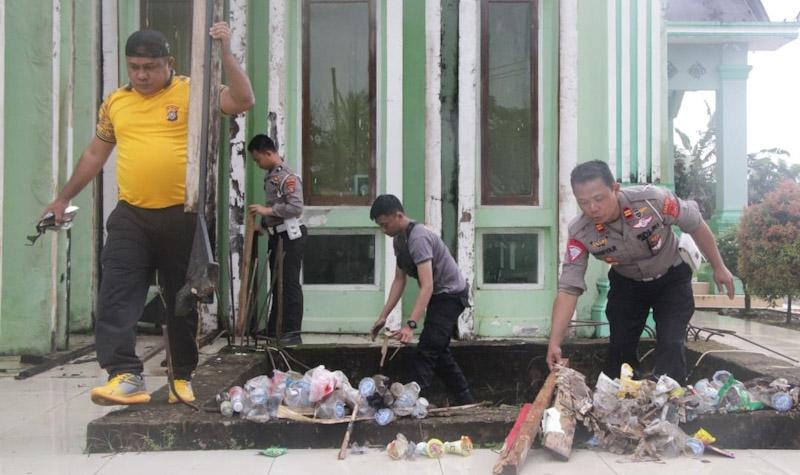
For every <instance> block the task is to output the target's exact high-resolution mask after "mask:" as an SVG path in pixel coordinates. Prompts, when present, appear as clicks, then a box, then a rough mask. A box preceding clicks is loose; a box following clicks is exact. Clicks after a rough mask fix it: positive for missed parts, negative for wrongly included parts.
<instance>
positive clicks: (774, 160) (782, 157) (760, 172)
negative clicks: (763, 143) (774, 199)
mask: <svg viewBox="0 0 800 475" xmlns="http://www.w3.org/2000/svg"><path fill="white" fill-rule="evenodd" d="M787 158H789V152H787V151H786V150H782V149H780V148H770V149H764V150H760V151H758V152H756V153H751V154H748V155H747V204H748V205H752V204H756V203H760V202H761V201H762V200H763V199H764V195H766V194H767V193H769V192H771V191H773V190H775V189H776V188H777V187H778V184H780V183H781V182H782V181H784V180H791V181H793V182H795V183H797V182H799V181H800V164H796V163H795V164H793V165H788V164H787V163H786V159H787Z"/></svg>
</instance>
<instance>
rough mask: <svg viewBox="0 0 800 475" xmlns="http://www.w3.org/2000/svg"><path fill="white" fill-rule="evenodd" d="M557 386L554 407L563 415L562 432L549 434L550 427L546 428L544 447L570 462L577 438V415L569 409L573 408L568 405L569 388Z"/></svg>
mask: <svg viewBox="0 0 800 475" xmlns="http://www.w3.org/2000/svg"><path fill="white" fill-rule="evenodd" d="M556 386H557V389H556V402H555V404H554V405H553V407H554V408H555V409H557V410H558V411H559V413H560V414H561V416H560V418H559V425H560V427H561V432H558V431H549V432H548V431H547V429H548V427H547V426H545V432H544V436H543V439H542V446H544V448H546V449H548V450H550V451H551V452H552V453H553V454H554V455H556V456H557V457H559V458H561V459H563V460H569V456H570V454H571V453H572V440H573V438H574V437H575V423H576V419H575V413H574V412H573V411H572V410H571V409H568V408H569V407H571V406H570V405H569V403H568V401H569V399H570V394H569V392H568V389H569V388H563V387H561V386H559V385H558V384H557V385H556Z"/></svg>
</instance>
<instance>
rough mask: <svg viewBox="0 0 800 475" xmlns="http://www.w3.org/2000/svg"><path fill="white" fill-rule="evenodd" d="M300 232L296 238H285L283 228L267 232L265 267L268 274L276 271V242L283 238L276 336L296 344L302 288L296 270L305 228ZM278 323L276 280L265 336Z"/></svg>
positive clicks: (301, 316)
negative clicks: (280, 309)
mask: <svg viewBox="0 0 800 475" xmlns="http://www.w3.org/2000/svg"><path fill="white" fill-rule="evenodd" d="M300 230H301V231H302V233H303V235H302V236H301V237H299V238H297V239H294V240H292V239H289V236H288V234H287V233H286V231H284V232H282V233H275V234H270V235H269V250H270V251H271V252H270V255H269V269H270V274H271V275H274V274H273V273H274V272H277V270H278V269H277V257H278V242H279V241H281V240H282V241H283V252H284V253H285V254H284V257H283V322H282V325H281V331H280V336H281V338H282V339H285V340H287V341H289V342H292V343H300V342H301V340H302V339H301V337H300V331H301V328H302V326H303V287H302V286H301V285H300V269H301V268H302V266H303V252H304V251H305V245H306V239H307V236H308V230H307V229H306V227H305V226H300ZM277 325H278V281H277V280H276V281H275V286H274V288H273V289H272V308H271V309H270V312H269V322H268V323H267V336H269V337H272V338H274V337H275V336H276V330H277Z"/></svg>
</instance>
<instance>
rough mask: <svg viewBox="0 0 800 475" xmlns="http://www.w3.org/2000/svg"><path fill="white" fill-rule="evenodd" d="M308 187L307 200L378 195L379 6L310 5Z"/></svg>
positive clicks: (316, 1)
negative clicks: (376, 166)
mask: <svg viewBox="0 0 800 475" xmlns="http://www.w3.org/2000/svg"><path fill="white" fill-rule="evenodd" d="M303 14H304V22H303V25H304V28H305V31H304V42H303V52H304V60H303V155H304V156H303V179H304V180H303V185H304V191H305V194H306V196H305V199H306V203H307V204H310V205H326V204H363V205H369V204H370V203H371V202H372V200H373V198H374V197H375V27H374V24H375V20H374V2H373V0H365V1H329V0H328V1H323V0H306V2H305V3H304V12H303Z"/></svg>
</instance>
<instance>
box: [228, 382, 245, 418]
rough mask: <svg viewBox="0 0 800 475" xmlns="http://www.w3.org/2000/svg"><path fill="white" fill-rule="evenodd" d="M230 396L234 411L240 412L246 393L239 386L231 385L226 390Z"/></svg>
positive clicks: (242, 408)
mask: <svg viewBox="0 0 800 475" xmlns="http://www.w3.org/2000/svg"><path fill="white" fill-rule="evenodd" d="M228 395H229V396H230V401H231V407H233V410H234V411H235V412H238V413H241V412H242V411H243V410H244V403H245V400H246V395H245V392H244V389H242V387H241V386H233V387H232V388H230V389H229V390H228Z"/></svg>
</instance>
